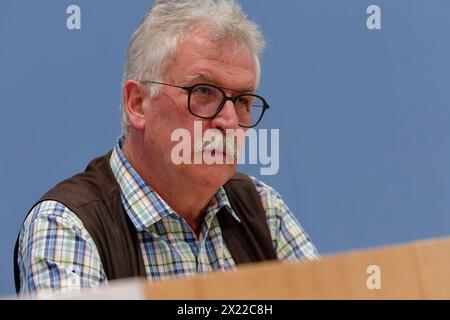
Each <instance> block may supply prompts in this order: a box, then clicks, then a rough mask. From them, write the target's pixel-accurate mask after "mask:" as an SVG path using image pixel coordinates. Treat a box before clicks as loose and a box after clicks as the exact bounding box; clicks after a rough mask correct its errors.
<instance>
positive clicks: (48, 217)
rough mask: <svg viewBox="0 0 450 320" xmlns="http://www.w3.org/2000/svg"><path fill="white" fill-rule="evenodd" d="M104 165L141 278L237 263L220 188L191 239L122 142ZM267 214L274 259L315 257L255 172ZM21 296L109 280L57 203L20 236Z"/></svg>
mask: <svg viewBox="0 0 450 320" xmlns="http://www.w3.org/2000/svg"><path fill="white" fill-rule="evenodd" d="M110 165H111V168H112V171H113V173H114V175H115V178H116V180H117V182H118V184H119V186H120V189H121V197H122V203H123V206H124V208H125V211H126V213H127V214H128V216H129V217H130V219H131V221H132V222H133V224H134V226H135V228H136V232H137V233H138V240H139V242H140V246H141V249H142V255H143V258H144V265H145V269H146V272H147V276H148V278H149V279H152V280H160V279H167V278H172V277H182V276H190V275H194V274H196V273H199V272H208V271H213V270H215V271H226V270H234V269H236V265H235V262H234V260H233V258H232V256H231V254H230V251H229V250H228V248H227V245H226V243H225V241H224V239H223V237H222V233H221V229H220V225H219V223H218V219H217V217H216V213H217V212H218V211H219V210H220V208H222V207H223V206H228V209H230V210H229V211H230V214H232V215H233V216H234V218H235V219H237V220H238V221H239V218H238V217H237V216H236V214H235V213H234V212H233V210H232V209H231V207H230V203H229V201H228V198H227V195H226V193H225V191H224V189H223V188H220V189H219V190H218V191H217V193H216V194H215V196H214V197H213V198H212V199H211V201H210V202H209V204H208V206H207V208H206V215H205V219H204V222H203V226H202V229H201V233H200V236H199V237H198V238H197V237H196V235H195V234H194V233H193V231H192V229H191V228H190V226H189V225H188V224H187V223H186V221H185V220H184V219H183V218H181V217H180V216H179V215H178V214H177V213H176V212H174V211H173V210H172V209H171V208H170V207H169V206H168V205H167V204H166V203H165V201H164V200H163V199H162V198H161V197H160V196H159V195H158V194H157V193H156V192H155V191H154V190H153V189H152V188H151V187H150V186H149V185H147V184H146V183H145V182H144V181H143V180H142V178H141V177H140V176H139V175H138V173H137V172H136V171H135V170H134V169H133V167H131V165H130V163H129V162H128V161H127V159H126V158H125V156H124V154H123V152H122V150H121V148H120V143H118V144H117V145H116V146H115V148H114V150H113V152H112V155H111V158H110ZM253 181H254V183H255V186H256V189H257V191H258V193H259V195H260V196H261V200H262V203H263V207H264V209H265V210H266V214H267V224H268V226H269V230H270V234H271V237H272V242H273V246H274V248H275V251H276V254H277V257H278V259H280V260H284V261H298V260H303V259H316V258H318V254H317V251H316V249H315V247H314V245H313V244H312V243H311V242H310V240H309V238H308V235H307V234H306V233H305V232H304V231H303V229H302V227H301V226H300V224H299V223H298V222H297V221H296V219H295V217H294V215H293V214H292V212H291V211H290V210H289V208H288V207H287V205H286V204H285V203H284V201H283V200H282V199H281V197H280V195H279V194H278V193H277V192H276V191H275V190H274V189H272V188H271V187H269V186H267V185H266V184H264V183H263V182H261V181H259V180H257V179H255V178H253ZM18 264H19V268H20V281H21V294H22V295H32V296H33V295H38V296H43V295H45V294H49V293H52V292H54V291H56V290H59V291H68V290H73V289H80V288H82V287H90V288H94V287H99V286H102V285H104V284H106V283H107V282H108V279H107V278H106V275H105V271H104V269H103V266H102V262H101V260H100V256H99V254H98V251H97V248H96V246H95V243H94V241H93V239H92V238H91V236H90V235H89V234H88V232H87V230H86V229H85V228H84V226H83V223H82V222H81V221H80V219H79V218H78V217H77V216H76V215H75V214H74V213H73V212H72V211H70V210H69V209H68V208H67V207H66V206H64V205H63V204H61V203H59V202H56V201H44V202H41V203H39V204H38V205H36V206H35V207H34V208H33V209H32V210H31V212H30V214H29V215H28V217H27V219H26V220H25V222H24V224H23V226H22V229H21V232H20V238H19V256H18Z"/></svg>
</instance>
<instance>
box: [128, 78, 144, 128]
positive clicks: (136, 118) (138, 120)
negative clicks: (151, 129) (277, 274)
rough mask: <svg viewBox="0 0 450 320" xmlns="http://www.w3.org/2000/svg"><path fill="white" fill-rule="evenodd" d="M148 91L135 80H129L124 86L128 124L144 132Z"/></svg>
mask: <svg viewBox="0 0 450 320" xmlns="http://www.w3.org/2000/svg"><path fill="white" fill-rule="evenodd" d="M146 97H147V90H146V89H145V87H144V85H143V84H141V83H140V82H138V81H135V80H128V81H127V82H125V85H124V86H123V108H124V111H125V112H126V114H127V118H128V124H129V125H130V127H132V128H133V129H135V130H137V131H144V129H145V117H144V101H145V98H146Z"/></svg>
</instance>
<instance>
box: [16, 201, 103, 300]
mask: <svg viewBox="0 0 450 320" xmlns="http://www.w3.org/2000/svg"><path fill="white" fill-rule="evenodd" d="M18 265H19V270H20V295H21V296H23V297H33V296H35V297H38V298H39V297H44V296H46V295H49V294H53V293H55V292H66V291H70V290H79V289H81V288H96V287H100V286H101V285H102V284H106V282H107V279H106V275H105V272H104V269H103V267H102V264H101V259H100V256H99V254H98V251H97V247H96V246H95V243H94V241H93V240H92V238H91V236H90V235H89V234H88V232H87V230H86V229H85V228H84V226H83V223H82V222H81V221H80V220H79V218H78V217H77V216H76V215H75V214H74V213H73V212H72V211H70V210H69V209H68V208H67V207H66V206H64V205H63V204H61V203H59V202H56V201H44V202H41V203H39V204H38V205H36V206H35V207H34V208H33V209H32V210H31V212H30V214H29V215H28V217H27V219H26V220H25V222H24V224H23V226H22V229H21V232H20V236H19V247H18Z"/></svg>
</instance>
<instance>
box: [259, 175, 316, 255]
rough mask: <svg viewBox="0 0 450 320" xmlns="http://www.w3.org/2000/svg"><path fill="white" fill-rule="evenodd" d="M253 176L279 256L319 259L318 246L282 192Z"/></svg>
mask: <svg viewBox="0 0 450 320" xmlns="http://www.w3.org/2000/svg"><path fill="white" fill-rule="evenodd" d="M251 178H252V179H253V182H254V183H255V187H256V190H257V191H258V193H259V195H260V197H261V201H262V204H263V207H264V209H265V211H266V215H267V224H268V226H269V230H270V234H271V236H272V242H273V247H274V248H275V251H276V254H277V258H278V259H279V260H283V261H298V260H314V259H318V258H319V254H318V252H317V249H316V247H315V246H314V244H313V243H312V242H311V240H310V238H309V236H308V234H307V233H306V232H305V231H304V229H303V227H302V226H301V225H300V223H299V222H298V221H297V219H296V218H295V216H294V214H293V213H292V212H291V210H290V209H289V207H288V206H287V204H286V203H285V202H284V200H283V199H282V198H281V196H280V194H279V193H278V192H277V191H275V190H274V189H273V188H272V187H270V186H268V185H267V184H265V183H263V182H262V181H260V180H258V179H256V178H254V177H251Z"/></svg>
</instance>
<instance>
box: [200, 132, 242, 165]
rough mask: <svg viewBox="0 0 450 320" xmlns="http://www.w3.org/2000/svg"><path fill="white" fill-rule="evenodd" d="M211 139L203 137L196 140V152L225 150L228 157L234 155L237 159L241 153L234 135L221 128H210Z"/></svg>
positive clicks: (235, 159)
mask: <svg viewBox="0 0 450 320" xmlns="http://www.w3.org/2000/svg"><path fill="white" fill-rule="evenodd" d="M209 130H210V132H209V135H210V136H209V139H202V140H200V141H195V142H194V152H195V153H198V152H202V153H203V152H204V151H208V152H212V151H220V152H223V153H224V154H225V155H226V156H227V157H228V156H230V157H231V156H234V161H237V160H238V159H239V157H240V155H241V150H240V148H239V145H238V143H237V141H236V140H237V139H235V137H234V136H228V135H226V134H224V133H222V132H221V131H220V130H214V129H209Z"/></svg>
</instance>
